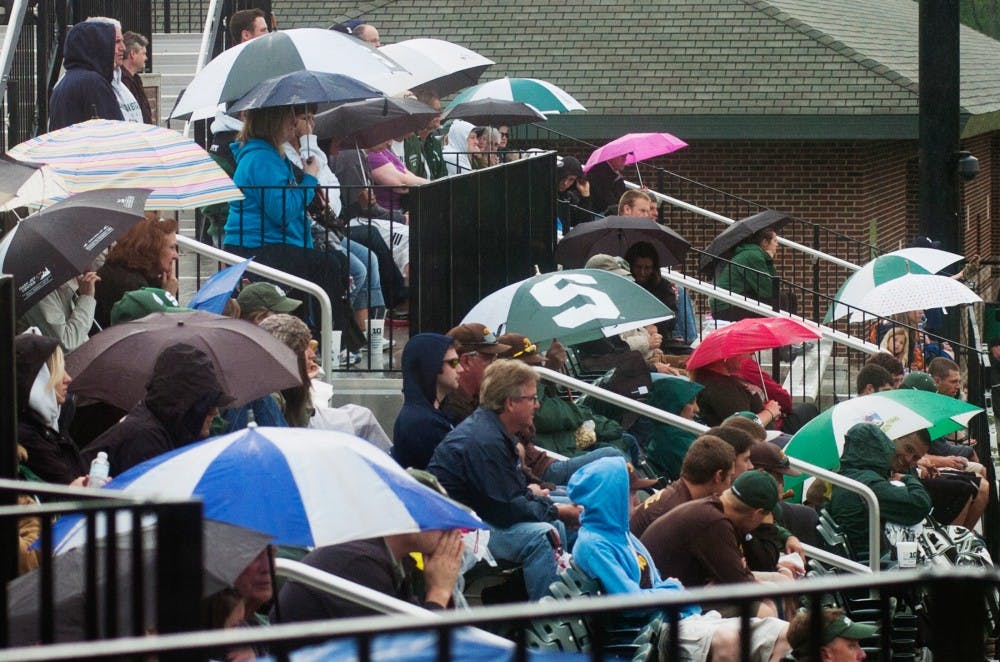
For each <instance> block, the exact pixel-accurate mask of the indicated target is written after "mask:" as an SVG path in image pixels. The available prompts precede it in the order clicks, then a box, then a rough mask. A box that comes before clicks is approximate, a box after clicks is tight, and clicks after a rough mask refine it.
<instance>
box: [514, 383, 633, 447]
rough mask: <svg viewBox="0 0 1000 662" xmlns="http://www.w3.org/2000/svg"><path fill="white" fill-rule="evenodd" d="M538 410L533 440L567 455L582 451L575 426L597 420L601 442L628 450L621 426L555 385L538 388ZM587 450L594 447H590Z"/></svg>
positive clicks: (599, 442) (604, 444) (596, 424)
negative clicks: (568, 398)
mask: <svg viewBox="0 0 1000 662" xmlns="http://www.w3.org/2000/svg"><path fill="white" fill-rule="evenodd" d="M538 403H539V407H538V411H536V412H535V439H534V444H535V445H536V446H538V447H539V448H545V449H547V450H550V451H554V452H556V453H560V454H561V455H565V456H567V457H573V456H575V455H580V454H581V453H584V452H586V451H581V450H580V449H578V448H577V447H576V435H575V433H576V430H577V428H579V427H580V425H582V424H583V422H584V421H586V420H592V421H594V425H595V426H596V427H595V432H596V433H597V445H598V446H614V447H615V448H617V449H618V450H620V451H622V452H623V453H625V454H626V456H627V454H628V444H627V443H626V441H625V439H624V438H623V437H622V433H623V430H622V426H621V425H619V424H618V423H616V422H615V421H612V420H611V419H609V418H605V417H604V416H601V415H600V414H595V413H594V412H592V411H590V410H589V409H587V408H586V407H582V406H580V405H577V404H576V403H573V402H567V401H566V400H563V399H562V398H560V397H559V395H558V393H557V392H556V390H555V387H554V386H553V385H551V384H547V385H546V386H545V388H544V389H539V391H538ZM588 450H592V448H591V449H588Z"/></svg>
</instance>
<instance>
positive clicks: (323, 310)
mask: <svg viewBox="0 0 1000 662" xmlns="http://www.w3.org/2000/svg"><path fill="white" fill-rule="evenodd" d="M177 243H178V245H179V246H182V247H183V248H184V250H187V251H191V252H192V253H197V254H198V255H201V256H204V257H207V258H209V259H211V260H214V261H217V262H222V263H224V264H237V263H239V262H243V261H244V260H245V259H246V258H244V257H240V256H239V255H234V254H233V253H228V252H226V251H224V250H222V249H219V248H215V247H214V246H209V245H208V244H203V243H201V242H200V241H195V240H194V239H191V238H190V237H185V236H182V235H177ZM247 271H249V272H250V273H254V274H257V275H258V276H262V277H264V278H267V279H268V280H273V281H276V282H278V283H282V284H284V285H287V286H289V287H292V288H295V289H297V290H301V291H303V292H306V293H307V294H309V295H310V296H312V297H315V299H316V300H317V301H318V302H319V309H320V314H319V328H320V348H321V353H320V367H321V368H323V372H324V373H325V374H324V378H325V379H327V380H329V379H330V375H331V374H332V370H333V366H334V357H333V356H331V349H332V346H333V306H332V305H331V303H330V296H329V295H328V294H327V293H326V291H325V290H324V289H323V288H322V287H320V286H319V285H316V284H315V283H312V282H310V281H308V280H305V279H304V278H299V277H297V276H293V275H291V274H288V273H285V272H284V271H279V270H277V269H274V268H272V267H269V266H267V265H265V264H260V263H258V262H256V261H253V262H250V264H249V265H248V266H247Z"/></svg>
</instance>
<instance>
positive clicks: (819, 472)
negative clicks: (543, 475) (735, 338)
mask: <svg viewBox="0 0 1000 662" xmlns="http://www.w3.org/2000/svg"><path fill="white" fill-rule="evenodd" d="M534 370H535V372H536V373H538V375H539V376H540V377H541V378H542V379H545V380H546V381H550V382H554V383H556V384H559V385H561V386H566V387H568V388H572V389H573V390H574V391H579V392H581V393H585V394H586V395H589V396H591V397H593V398H596V399H598V400H602V401H604V402H607V403H609V404H612V405H616V406H618V407H621V408H622V409H626V410H628V411H631V412H635V413H636V414H640V415H641V416H646V417H647V418H651V419H653V420H654V421H659V422H660V423H666V424H667V425H672V426H674V427H677V428H680V429H682V430H686V431H687V432H692V433H694V434H704V433H705V432H707V431H708V429H709V428H708V426H707V425H702V424H701V423H697V422H695V421H692V420H690V419H687V418H682V417H680V416H678V415H676V414H671V413H670V412H666V411H663V410H662V409H657V408H656V407H652V406H650V405H647V404H646V403H644V402H639V401H638V400H633V399H631V398H627V397H625V396H623V395H619V394H617V393H613V392H611V391H608V390H607V389H603V388H600V387H599V386H594V385H593V384H588V383H587V382H584V381H580V380H579V379H574V378H573V377H570V376H568V375H564V374H563V373H561V372H556V371H555V370H550V369H548V368H543V367H541V366H535V368H534ZM788 459H789V461H790V462H791V463H792V466H794V467H795V468H796V469H801V470H802V471H804V472H805V473H807V474H810V475H812V476H816V477H817V478H822V479H823V480H825V481H827V482H829V483H831V484H833V485H837V486H838V487H842V488H844V489H845V490H847V491H849V492H853V493H855V494H857V495H859V496H860V497H861V499H862V500H863V501H864V502H865V504H866V505H867V506H868V515H869V517H868V544H869V545H870V547H869V548H870V549H871V550H872V553H871V554H870V558H869V568H870V569H871V572H873V573H877V572H879V556H880V553H879V550H880V549H881V532H882V528H881V522H880V520H879V505H878V499H877V498H876V497H875V493H874V492H872V491H871V489H870V488H869V487H868V486H867V485H863V484H861V483H859V482H858V481H856V480H851V479H850V478H846V477H844V476H841V475H840V474H837V473H834V472H832V471H827V470H826V469H823V468H821V467H817V466H815V465H812V464H809V463H808V462H803V461H802V460H798V459H796V458H791V457H790V458H788Z"/></svg>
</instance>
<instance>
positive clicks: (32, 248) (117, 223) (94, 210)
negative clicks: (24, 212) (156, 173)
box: [0, 188, 150, 314]
mask: <svg viewBox="0 0 1000 662" xmlns="http://www.w3.org/2000/svg"><path fill="white" fill-rule="evenodd" d="M149 193H150V191H149V190H148V189H135V188H119V189H98V190H96V191H86V192H84V193H77V194H76V195H74V196H71V197H69V198H67V199H65V200H62V201H60V202H57V203H55V204H54V205H52V206H50V207H47V208H45V209H43V210H42V211H40V212H38V213H35V214H32V215H31V216H28V217H27V218H25V219H24V220H23V221H21V222H20V223H18V224H17V225H15V226H14V228H13V229H12V230H11V231H10V232H9V233H8V234H7V236H5V237H4V238H3V240H0V272H2V273H7V274H11V275H13V276H14V282H15V283H16V286H17V291H16V292H15V293H14V297H15V299H14V304H15V306H16V308H17V314H21V313H23V312H24V311H26V310H27V309H29V308H31V307H32V306H33V305H35V304H36V303H38V301H40V300H41V298H42V297H44V296H45V295H47V294H48V293H49V292H51V291H52V290H54V289H56V288H57V287H59V286H60V285H62V284H63V283H65V282H66V281H67V280H69V279H70V278H72V277H73V276H76V275H79V274H80V273H82V272H84V271H87V270H88V269H90V268H91V264H92V263H93V262H94V259H95V258H96V257H97V256H98V255H100V253H101V251H103V250H104V249H105V248H107V247H108V246H110V245H111V242H113V241H114V240H115V239H118V238H119V237H121V236H122V235H124V234H125V233H126V232H127V231H128V230H129V228H131V227H132V226H133V225H135V224H136V223H138V222H139V221H141V220H142V219H143V208H144V207H145V205H146V198H147V197H149Z"/></svg>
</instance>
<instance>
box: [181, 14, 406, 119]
mask: <svg viewBox="0 0 1000 662" xmlns="http://www.w3.org/2000/svg"><path fill="white" fill-rule="evenodd" d="M303 70H309V71H325V72H329V73H337V74H343V75H345V76H350V77H352V78H356V79H358V80H360V81H362V82H364V83H365V84H367V85H371V86H372V87H374V88H375V89H377V90H380V91H381V92H383V93H385V94H398V93H399V92H402V91H403V90H405V89H407V85H408V81H409V80H410V77H409V72H408V71H407V70H406V69H405V68H404V67H403V66H402V65H400V64H399V63H397V62H396V61H395V60H393V59H392V58H391V57H389V56H388V55H386V54H385V53H383V52H381V51H380V50H378V49H376V48H372V47H371V46H370V45H368V44H366V43H365V42H363V41H361V40H360V39H357V38H355V37H352V36H350V35H346V34H343V33H340V32H336V31H333V30H321V29H319V28H297V29H294V30H282V31H280V32H271V33H270V34H266V35H264V36H262V37H258V38H256V39H251V40H250V41H247V42H244V43H242V44H239V45H237V46H233V47H232V48H230V49H228V50H226V51H223V52H222V53H221V54H220V55H219V56H218V57H217V58H215V59H214V60H212V61H211V62H209V63H208V64H207V65H205V68H204V69H202V70H201V71H199V72H198V73H197V74H195V77H194V78H193V79H192V80H191V83H190V84H189V85H188V87H187V90H185V92H184V95H183V96H182V97H181V98H180V99H179V100H178V101H177V105H176V106H174V109H173V111H172V112H171V113H170V118H169V119H186V118H187V117H188V116H189V115H191V113H192V112H194V111H196V110H199V109H202V108H206V107H210V109H211V112H212V113H214V112H215V110H214V109H215V107H216V106H217V105H218V104H220V103H228V102H230V101H235V100H236V99H239V98H240V97H242V96H243V95H244V94H246V93H247V92H249V91H250V90H251V89H253V87H254V86H255V85H257V84H258V83H261V82H263V81H265V80H267V79H268V78H273V77H275V76H280V75H281V74H288V73H292V72H293V71H303Z"/></svg>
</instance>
